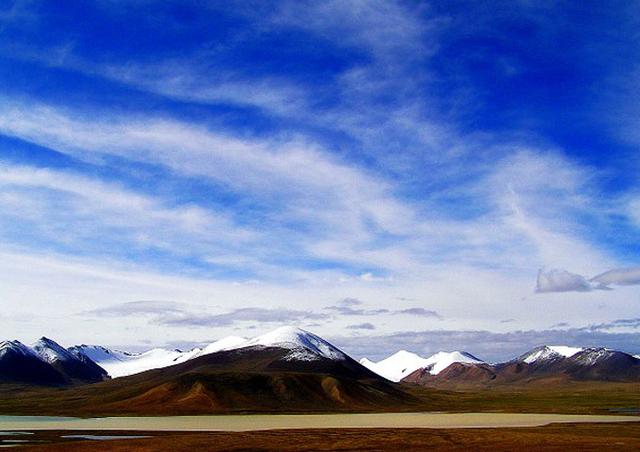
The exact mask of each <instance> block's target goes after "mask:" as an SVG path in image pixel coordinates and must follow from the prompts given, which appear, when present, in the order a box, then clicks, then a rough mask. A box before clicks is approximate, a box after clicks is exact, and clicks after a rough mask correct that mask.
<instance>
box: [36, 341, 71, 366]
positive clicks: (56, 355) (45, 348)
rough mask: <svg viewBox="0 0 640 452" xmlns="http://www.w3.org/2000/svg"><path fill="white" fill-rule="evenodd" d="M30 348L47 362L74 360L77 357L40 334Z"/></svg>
mask: <svg viewBox="0 0 640 452" xmlns="http://www.w3.org/2000/svg"><path fill="white" fill-rule="evenodd" d="M31 348H32V349H33V351H34V352H35V353H36V354H37V355H38V356H39V357H40V358H41V359H42V360H43V361H46V362H48V363H50V364H51V363H53V362H54V361H75V360H77V359H78V358H77V357H76V356H75V355H74V354H73V353H71V352H69V350H67V349H66V348H64V347H63V346H61V345H60V344H58V343H57V342H56V341H54V340H52V339H49V338H47V337H44V336H42V337H41V338H40V339H38V341H37V342H36V343H34V344H33V345H32V346H31Z"/></svg>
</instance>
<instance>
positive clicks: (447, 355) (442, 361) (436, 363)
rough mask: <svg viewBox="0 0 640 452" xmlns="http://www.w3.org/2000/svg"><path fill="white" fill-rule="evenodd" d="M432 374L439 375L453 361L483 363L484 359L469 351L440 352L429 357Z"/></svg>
mask: <svg viewBox="0 0 640 452" xmlns="http://www.w3.org/2000/svg"><path fill="white" fill-rule="evenodd" d="M427 361H429V365H430V366H431V368H430V369H429V373H430V374H431V375H438V374H439V373H440V372H442V371H443V370H445V369H446V368H447V367H449V366H450V365H451V364H453V363H468V364H482V363H484V361H482V360H481V359H478V358H476V357H475V356H473V355H472V354H471V353H467V352H457V351H456V352H438V353H436V354H435V355H433V356H431V357H430V358H428V359H427Z"/></svg>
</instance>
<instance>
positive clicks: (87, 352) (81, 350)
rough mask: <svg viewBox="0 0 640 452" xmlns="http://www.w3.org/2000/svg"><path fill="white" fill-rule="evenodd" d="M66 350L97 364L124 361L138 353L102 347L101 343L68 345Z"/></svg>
mask: <svg viewBox="0 0 640 452" xmlns="http://www.w3.org/2000/svg"><path fill="white" fill-rule="evenodd" d="M67 350H69V351H70V352H71V353H73V354H74V355H76V356H77V355H79V354H82V355H84V356H86V357H87V358H89V359H91V360H92V361H94V362H96V363H98V364H100V363H103V362H110V361H126V360H127V359H129V358H131V357H134V356H138V355H139V353H129V352H123V351H120V350H113V349H110V348H107V347H102V346H101V345H86V344H82V345H74V346H73V347H69V348H68V349H67Z"/></svg>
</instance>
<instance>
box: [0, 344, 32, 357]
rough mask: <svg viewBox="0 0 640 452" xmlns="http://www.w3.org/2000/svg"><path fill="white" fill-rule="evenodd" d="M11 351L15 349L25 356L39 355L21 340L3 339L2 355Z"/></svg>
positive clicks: (0, 353) (0, 352)
mask: <svg viewBox="0 0 640 452" xmlns="http://www.w3.org/2000/svg"><path fill="white" fill-rule="evenodd" d="M10 351H14V352H16V353H19V354H21V355H24V356H37V355H36V354H35V353H34V352H33V350H31V349H30V348H29V347H27V346H26V345H24V344H23V343H22V342H20V341H2V342H0V357H2V356H4V355H5V354H7V353H8V352H10Z"/></svg>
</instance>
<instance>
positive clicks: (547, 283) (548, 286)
mask: <svg viewBox="0 0 640 452" xmlns="http://www.w3.org/2000/svg"><path fill="white" fill-rule="evenodd" d="M635 285H640V267H629V268H616V269H613V270H609V271H606V272H604V273H601V274H599V275H597V276H594V277H593V278H591V279H587V278H586V277H584V276H582V275H578V274H576V273H570V272H568V271H566V270H560V269H553V270H542V269H541V270H540V271H538V279H537V284H536V292H539V293H544V292H589V291H592V290H608V289H610V287H609V286H635Z"/></svg>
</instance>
